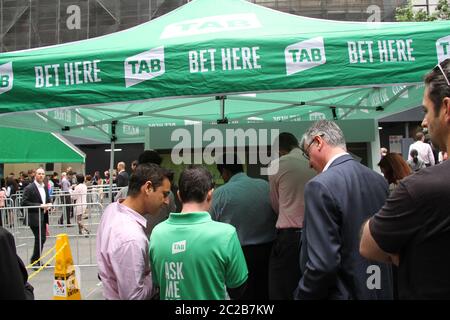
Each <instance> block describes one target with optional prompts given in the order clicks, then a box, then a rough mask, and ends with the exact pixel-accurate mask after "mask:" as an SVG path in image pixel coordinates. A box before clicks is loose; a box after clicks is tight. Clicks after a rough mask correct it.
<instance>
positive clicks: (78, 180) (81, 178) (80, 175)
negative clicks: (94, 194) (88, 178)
mask: <svg viewBox="0 0 450 320" xmlns="http://www.w3.org/2000/svg"><path fill="white" fill-rule="evenodd" d="M75 177H76V178H77V183H83V182H84V176H83V175H82V174H81V173H78V174H77V175H76V176H75Z"/></svg>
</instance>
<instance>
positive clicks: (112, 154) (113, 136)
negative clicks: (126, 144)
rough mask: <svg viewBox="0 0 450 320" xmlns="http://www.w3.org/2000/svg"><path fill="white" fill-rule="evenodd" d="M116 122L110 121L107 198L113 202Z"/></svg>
mask: <svg viewBox="0 0 450 320" xmlns="http://www.w3.org/2000/svg"><path fill="white" fill-rule="evenodd" d="M116 124H117V121H113V122H111V157H110V161H109V199H110V201H111V203H112V202H114V199H113V198H112V186H113V170H114V148H115V144H116V143H115V142H116V140H117V137H116Z"/></svg>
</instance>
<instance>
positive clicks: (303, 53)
mask: <svg viewBox="0 0 450 320" xmlns="http://www.w3.org/2000/svg"><path fill="white" fill-rule="evenodd" d="M284 57H285V59H286V74H287V75H288V76H290V75H292V74H295V73H298V72H301V71H305V70H308V69H311V68H314V67H317V66H320V65H321V64H324V63H325V62H326V61H327V59H326V57H325V47H324V45H323V38H322V37H317V38H313V39H309V40H305V41H301V42H297V43H294V44H291V45H290V46H287V47H286V49H285V50H284Z"/></svg>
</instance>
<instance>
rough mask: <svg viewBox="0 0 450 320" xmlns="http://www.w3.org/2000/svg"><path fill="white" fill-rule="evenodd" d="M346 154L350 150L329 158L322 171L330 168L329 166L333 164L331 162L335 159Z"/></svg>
mask: <svg viewBox="0 0 450 320" xmlns="http://www.w3.org/2000/svg"><path fill="white" fill-rule="evenodd" d="M346 154H348V152H341V153H338V154H337V155H335V156H334V157H333V158H331V159H330V160H328V162H327V164H326V166H325V168H323V170H322V172H325V171H327V170H328V168H329V167H330V166H331V164H332V163H333V161H334V160H336V159H337V158H339V157H342V156H345V155H346Z"/></svg>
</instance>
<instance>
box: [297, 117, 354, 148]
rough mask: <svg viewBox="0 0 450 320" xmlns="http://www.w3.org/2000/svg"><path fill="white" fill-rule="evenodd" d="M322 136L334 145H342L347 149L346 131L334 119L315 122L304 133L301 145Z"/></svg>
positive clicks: (341, 146)
mask: <svg viewBox="0 0 450 320" xmlns="http://www.w3.org/2000/svg"><path fill="white" fill-rule="evenodd" d="M317 136H322V138H323V140H325V142H326V143H327V144H329V145H330V146H332V147H340V148H342V149H344V150H345V151H347V146H346V145H345V138H344V133H343V132H342V130H341V128H339V126H338V125H337V124H336V122H334V121H330V120H319V121H317V122H315V123H314V124H313V125H312V126H311V127H309V129H308V130H306V132H305V133H304V134H303V136H302V140H301V142H300V145H301V146H302V148H303V146H304V145H308V144H310V143H311V141H312V140H313V139H314V137H317Z"/></svg>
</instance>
